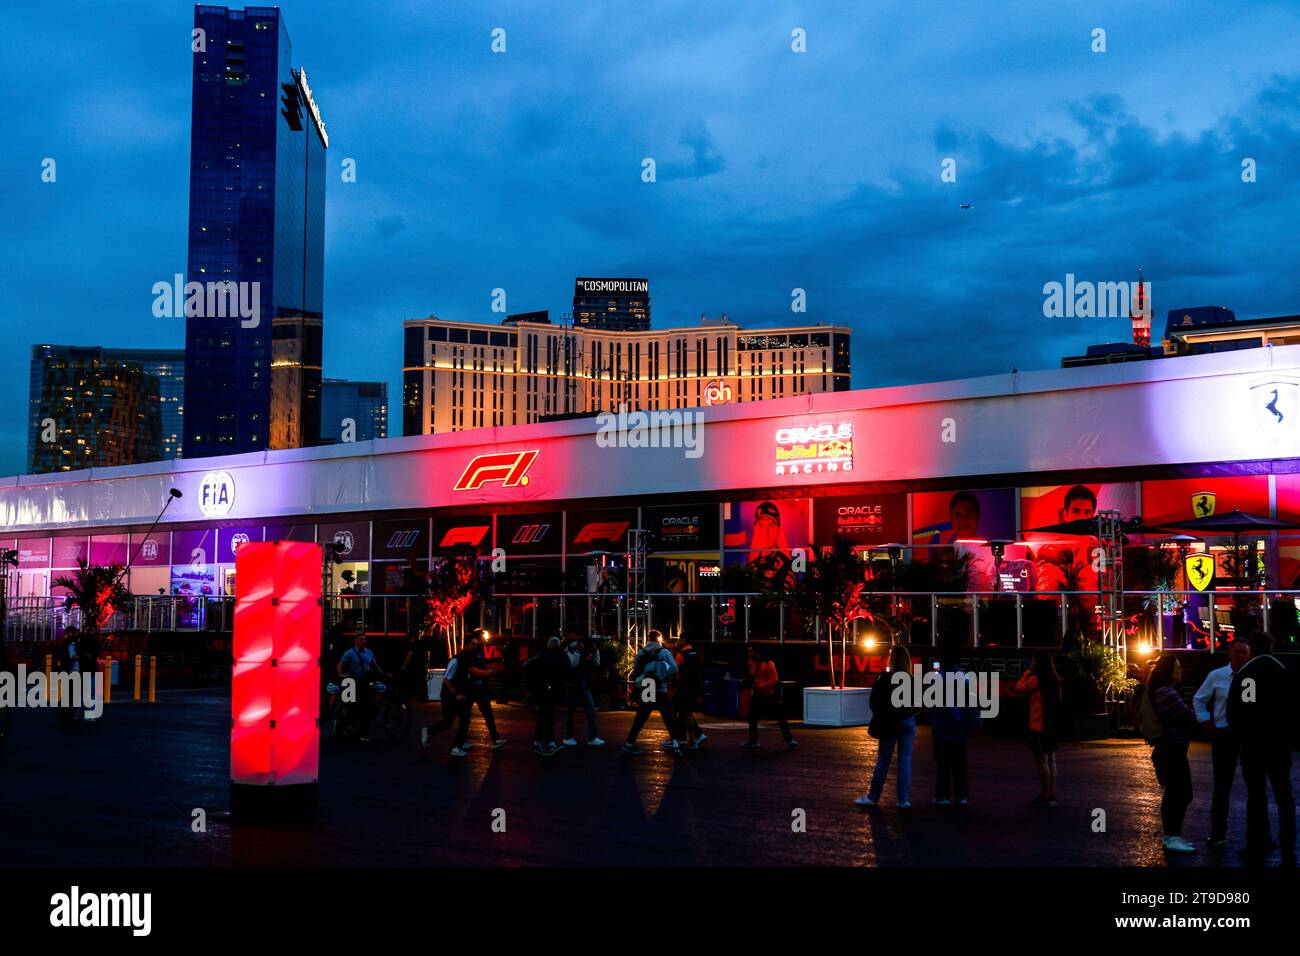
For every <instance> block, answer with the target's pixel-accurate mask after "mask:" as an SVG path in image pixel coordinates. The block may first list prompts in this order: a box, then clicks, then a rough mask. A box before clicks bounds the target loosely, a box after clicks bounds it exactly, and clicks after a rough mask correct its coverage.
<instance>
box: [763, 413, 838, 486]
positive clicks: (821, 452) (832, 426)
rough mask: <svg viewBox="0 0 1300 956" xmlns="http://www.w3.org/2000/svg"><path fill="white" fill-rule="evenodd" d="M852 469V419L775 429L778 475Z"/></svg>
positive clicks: (814, 473)
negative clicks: (849, 420)
mask: <svg viewBox="0 0 1300 956" xmlns="http://www.w3.org/2000/svg"><path fill="white" fill-rule="evenodd" d="M852 470H853V423H852V422H823V423H820V424H817V425H793V426H790V427H788V428H780V429H777V432H776V473H777V474H778V475H817V474H822V473H825V472H838V471H852Z"/></svg>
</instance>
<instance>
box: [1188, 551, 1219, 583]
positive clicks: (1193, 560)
mask: <svg viewBox="0 0 1300 956" xmlns="http://www.w3.org/2000/svg"><path fill="white" fill-rule="evenodd" d="M1183 569H1184V571H1185V572H1186V574H1187V580H1188V582H1189V583H1190V584H1191V585H1192V587H1194V588H1196V590H1198V591H1204V590H1205V589H1206V588H1207V587H1209V586H1210V584H1211V583H1213V581H1214V558H1212V557H1211V556H1210V555H1208V554H1189V555H1188V556H1187V558H1186V560H1185V561H1184V562H1183Z"/></svg>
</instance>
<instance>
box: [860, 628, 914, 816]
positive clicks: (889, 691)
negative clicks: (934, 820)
mask: <svg viewBox="0 0 1300 956" xmlns="http://www.w3.org/2000/svg"><path fill="white" fill-rule="evenodd" d="M911 672H912V655H911V654H909V653H908V652H907V648H906V647H904V646H903V645H902V644H895V645H894V646H893V647H892V648H890V650H889V671H888V674H896V673H903V674H910V673H911ZM888 674H882V675H881V676H880V677H879V678H877V680H876V683H875V684H874V685H872V687H871V698H870V705H871V723H870V724H868V725H867V733H869V734H870V735H871V736H872V737H874V738H876V740H877V741H878V743H877V745H876V768H875V770H874V771H873V772H872V774H871V786H870V788H869V789H868V790H867V792H866V793H864V794H863V795H862V796H860V797H858V799H856V800H854V801H853V802H854V803H856V804H857V805H858V806H860V807H866V808H868V809H870V808H871V807H875V806H878V805H879V804H880V797H881V794H883V793H884V790H885V778H886V777H887V776H888V775H889V763H890V761H891V760H892V759H893V756H894V748H895V747H897V748H898V809H900V810H910V809H911V808H912V801H911V800H910V799H909V797H910V795H911V789H912V745H913V744H914V743H915V742H916V710H915V709H914V708H912V707H895V706H894V700H893V697H894V695H893V685H892V683H891V681H890V679H889V676H888Z"/></svg>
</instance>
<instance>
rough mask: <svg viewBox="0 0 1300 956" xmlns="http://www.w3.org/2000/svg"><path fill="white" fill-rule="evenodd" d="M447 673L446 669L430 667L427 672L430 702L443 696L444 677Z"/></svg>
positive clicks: (426, 678)
mask: <svg viewBox="0 0 1300 956" xmlns="http://www.w3.org/2000/svg"><path fill="white" fill-rule="evenodd" d="M446 673H447V668H445V667H430V668H429V669H428V670H427V671H425V680H427V681H428V682H429V700H437V699H438V698H440V697H441V696H442V675H444V674H446Z"/></svg>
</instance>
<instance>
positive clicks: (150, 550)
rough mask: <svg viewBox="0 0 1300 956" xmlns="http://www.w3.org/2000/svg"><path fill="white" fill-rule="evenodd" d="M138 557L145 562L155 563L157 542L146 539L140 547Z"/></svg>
mask: <svg viewBox="0 0 1300 956" xmlns="http://www.w3.org/2000/svg"><path fill="white" fill-rule="evenodd" d="M140 556H141V557H142V558H144V559H145V560H146V561H157V560H158V542H157V541H155V540H154V539H153V538H146V539H145V541H144V544H142V545H140Z"/></svg>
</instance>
